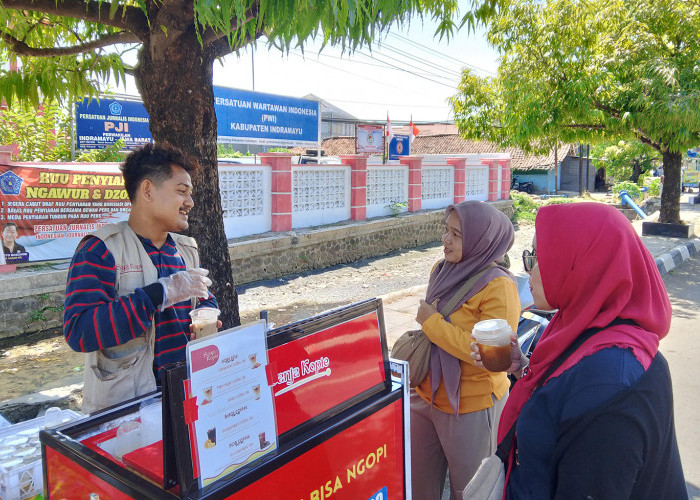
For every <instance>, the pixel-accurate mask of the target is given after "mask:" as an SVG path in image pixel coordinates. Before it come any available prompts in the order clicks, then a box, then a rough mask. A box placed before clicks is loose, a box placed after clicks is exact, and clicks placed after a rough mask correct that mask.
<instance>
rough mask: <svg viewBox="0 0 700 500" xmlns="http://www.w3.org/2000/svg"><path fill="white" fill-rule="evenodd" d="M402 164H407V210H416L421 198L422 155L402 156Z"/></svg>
mask: <svg viewBox="0 0 700 500" xmlns="http://www.w3.org/2000/svg"><path fill="white" fill-rule="evenodd" d="M399 161H400V162H401V164H402V165H408V211H409V212H417V211H418V210H420V208H421V201H422V199H423V176H422V174H421V170H422V168H423V157H422V156H402V157H401V159H400V160H399Z"/></svg>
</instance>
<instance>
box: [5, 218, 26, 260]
mask: <svg viewBox="0 0 700 500" xmlns="http://www.w3.org/2000/svg"><path fill="white" fill-rule="evenodd" d="M16 239H17V224H15V223H14V222H8V223H6V224H5V225H4V226H3V228H2V253H3V254H8V255H9V254H18V253H24V252H26V251H27V250H25V248H24V247H23V246H22V245H20V244H19V243H17V242H16V241H15V240H16Z"/></svg>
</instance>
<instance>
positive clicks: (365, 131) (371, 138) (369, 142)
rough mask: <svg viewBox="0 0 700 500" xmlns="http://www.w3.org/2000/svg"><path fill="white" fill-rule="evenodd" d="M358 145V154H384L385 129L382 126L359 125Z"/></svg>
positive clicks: (356, 150)
mask: <svg viewBox="0 0 700 500" xmlns="http://www.w3.org/2000/svg"><path fill="white" fill-rule="evenodd" d="M355 137H357V143H356V145H355V152H356V153H383V152H384V140H383V138H384V127H383V126H382V125H364V124H360V123H358V124H357V130H356V132H355Z"/></svg>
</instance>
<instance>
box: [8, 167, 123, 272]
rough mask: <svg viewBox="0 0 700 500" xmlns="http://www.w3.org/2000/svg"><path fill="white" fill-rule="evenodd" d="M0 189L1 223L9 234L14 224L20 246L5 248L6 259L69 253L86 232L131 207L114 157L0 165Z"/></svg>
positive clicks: (49, 257) (48, 257) (117, 218)
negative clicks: (69, 162) (95, 160)
mask: <svg viewBox="0 0 700 500" xmlns="http://www.w3.org/2000/svg"><path fill="white" fill-rule="evenodd" d="M98 168H99V169H100V172H96V170H97V169H98ZM0 193H2V197H1V198H0V226H2V227H3V229H5V230H4V231H3V233H5V235H9V234H10V232H11V231H10V228H12V229H13V230H14V229H15V226H16V236H15V238H16V239H15V246H16V247H17V248H20V247H21V249H22V251H20V252H11V253H9V254H6V255H5V260H6V261H7V262H8V263H16V262H22V261H30V262H32V261H40V260H54V259H69V258H71V257H72V256H73V252H74V251H75V248H76V246H77V245H78V243H79V242H80V240H81V239H82V238H83V237H84V236H85V235H87V234H89V233H91V232H93V231H95V230H96V229H98V228H99V227H101V226H104V225H105V224H107V223H110V222H118V221H121V220H126V218H127V217H128V213H129V211H130V210H131V203H130V202H129V198H128V196H127V194H126V190H125V189H124V179H123V178H122V175H121V172H120V171H119V167H118V165H117V164H116V163H115V164H104V163H103V164H100V165H99V166H96V165H91V164H85V167H77V166H75V165H71V167H70V169H68V168H66V167H65V166H61V165H59V164H50V163H46V164H43V165H41V166H40V167H38V166H28V165H13V166H8V165H0ZM8 223H12V224H9V225H8ZM13 236H14V235H13ZM3 247H5V243H4V242H3Z"/></svg>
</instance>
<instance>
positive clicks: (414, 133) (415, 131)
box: [408, 116, 420, 142]
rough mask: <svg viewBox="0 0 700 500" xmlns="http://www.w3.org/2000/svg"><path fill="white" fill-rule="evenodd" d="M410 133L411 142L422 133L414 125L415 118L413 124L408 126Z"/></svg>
mask: <svg viewBox="0 0 700 500" xmlns="http://www.w3.org/2000/svg"><path fill="white" fill-rule="evenodd" d="M408 133H409V134H411V142H413V139H415V138H416V136H417V135H418V134H419V133H420V129H419V128H418V127H416V126H415V125H414V124H413V116H411V123H409V124H408Z"/></svg>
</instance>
